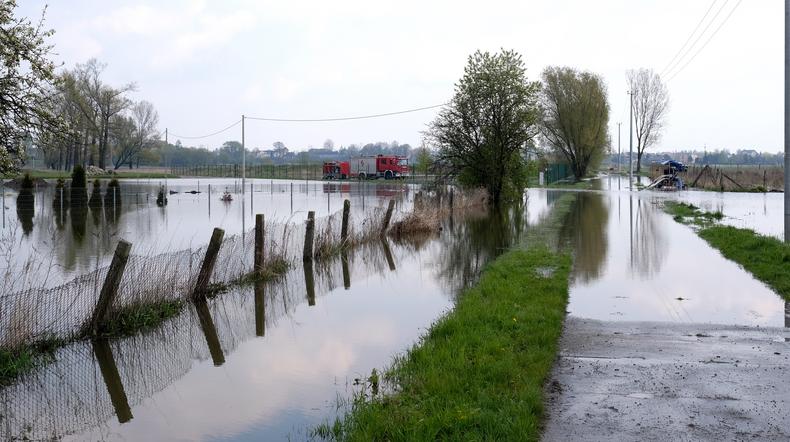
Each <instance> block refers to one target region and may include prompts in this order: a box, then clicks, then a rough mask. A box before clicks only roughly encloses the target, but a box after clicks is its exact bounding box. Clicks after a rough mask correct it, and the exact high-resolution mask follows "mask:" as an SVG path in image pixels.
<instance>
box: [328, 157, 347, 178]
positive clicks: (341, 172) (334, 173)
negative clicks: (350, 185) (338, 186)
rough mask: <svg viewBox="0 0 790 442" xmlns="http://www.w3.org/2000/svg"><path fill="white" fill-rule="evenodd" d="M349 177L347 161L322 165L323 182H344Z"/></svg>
mask: <svg viewBox="0 0 790 442" xmlns="http://www.w3.org/2000/svg"><path fill="white" fill-rule="evenodd" d="M349 176H351V173H350V172H349V166H348V161H327V162H325V163H324V179H325V180H345V179H346V178H348V177H349Z"/></svg>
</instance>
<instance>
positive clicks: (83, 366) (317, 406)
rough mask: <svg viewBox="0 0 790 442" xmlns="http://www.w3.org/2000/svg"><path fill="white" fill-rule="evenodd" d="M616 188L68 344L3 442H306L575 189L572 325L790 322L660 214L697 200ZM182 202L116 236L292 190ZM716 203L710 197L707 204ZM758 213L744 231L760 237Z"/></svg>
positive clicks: (541, 192) (13, 411)
mask: <svg viewBox="0 0 790 442" xmlns="http://www.w3.org/2000/svg"><path fill="white" fill-rule="evenodd" d="M610 183H613V181H611V180H609V179H608V178H604V179H603V180H601V181H599V187H600V188H601V189H602V190H598V191H585V192H579V191H562V190H545V189H530V190H529V191H528V196H527V198H526V202H525V203H524V204H522V205H519V206H516V207H513V208H511V209H509V210H508V211H505V212H501V213H484V212H471V213H467V214H465V215H464V216H458V217H454V218H451V219H449V220H447V221H445V222H444V224H443V230H442V231H441V232H440V233H439V234H437V235H435V236H431V237H425V238H419V239H415V240H412V241H408V242H401V243H398V242H394V241H385V242H373V243H370V244H367V245H366V246H364V247H362V248H360V249H356V250H354V251H352V252H351V253H349V254H348V255H347V256H340V257H337V258H335V259H332V260H329V261H324V262H321V261H319V262H316V263H314V264H313V265H308V266H301V265H300V266H298V267H297V268H294V269H292V270H291V271H290V272H289V273H288V274H287V275H286V276H285V277H284V279H283V280H280V281H273V282H270V283H267V284H265V285H261V284H259V285H255V286H244V287H237V288H234V289H232V290H231V291H230V292H228V293H225V294H222V295H220V296H218V297H216V298H214V299H211V300H208V301H207V302H206V303H205V304H200V303H198V304H195V305H190V306H189V307H188V309H187V310H185V311H184V312H183V313H182V314H180V315H179V316H177V317H176V318H173V319H171V320H169V321H167V322H166V323H165V324H163V325H162V326H160V327H158V328H156V329H155V330H152V331H150V332H146V333H141V334H138V335H136V336H133V337H129V338H124V339H119V340H114V341H111V342H95V343H90V342H80V343H76V344H73V345H70V346H67V347H65V348H63V349H60V350H59V351H58V352H57V353H56V355H55V358H54V360H53V361H52V362H51V363H49V364H46V365H45V366H44V367H42V368H41V369H40V370H38V371H36V372H34V373H32V374H31V375H29V376H26V377H24V378H22V379H21V380H20V381H19V382H17V383H16V384H14V385H12V386H9V387H6V388H4V389H2V390H0V400H1V401H2V407H3V411H2V413H0V415H2V416H1V417H0V420H1V421H0V433H2V434H3V436H4V437H6V438H9V439H11V438H23V437H28V438H32V439H37V438H38V439H41V438H64V439H66V440H97V439H110V440H162V439H166V440H286V439H289V438H290V439H291V440H304V439H308V438H309V436H310V434H309V429H310V428H314V427H315V426H316V425H318V424H320V423H322V422H327V421H328V422H330V423H331V422H332V421H333V420H334V418H335V417H336V416H337V415H338V414H339V413H342V410H343V408H342V406H339V402H341V403H342V401H343V400H344V399H346V398H349V397H350V396H351V395H352V394H353V392H354V391H357V390H358V389H359V388H361V387H360V385H359V384H360V383H364V382H366V381H365V379H366V378H367V377H368V376H370V373H371V370H372V369H374V368H376V369H379V370H381V369H382V368H385V367H386V366H387V365H389V363H390V362H391V361H392V358H393V357H394V356H396V355H398V354H399V353H401V352H403V351H404V350H406V349H408V348H409V346H411V345H413V344H414V343H415V342H417V341H418V339H419V337H420V336H421V335H422V334H424V333H425V331H426V329H427V327H429V326H430V324H431V323H432V322H433V321H435V320H436V319H437V318H438V317H440V316H441V315H442V314H443V313H444V312H446V311H448V309H451V308H452V307H453V304H454V301H455V299H456V296H457V295H458V294H459V293H460V291H461V290H462V289H463V288H464V287H466V286H468V285H469V284H471V283H473V282H474V281H475V280H476V279H477V277H478V275H479V273H480V271H481V269H482V268H483V267H484V266H485V264H486V263H487V262H490V261H491V260H492V259H493V258H494V257H496V256H497V255H498V254H500V253H502V251H504V250H506V249H507V248H508V247H510V246H512V245H513V244H514V243H516V242H517V241H519V240H520V238H522V237H523V235H524V234H525V233H526V232H529V230H530V229H535V228H538V227H539V226H540V225H541V224H542V223H543V222H545V219H546V214H547V213H548V212H549V211H550V210H551V208H552V205H553V203H554V202H555V201H557V199H559V198H561V197H562V196H563V195H566V194H569V193H570V194H573V195H574V197H575V199H574V202H573V204H572V207H571V211H570V213H569V214H568V215H567V216H566V217H565V218H564V219H562V220H561V226H559V227H560V229H559V237H560V239H561V240H562V241H564V242H565V243H567V244H569V245H571V246H572V250H573V253H574V254H575V264H574V268H573V272H572V280H571V286H570V302H569V306H568V311H569V314H570V315H573V316H577V317H583V318H595V319H601V320H614V321H663V322H684V323H717V324H737V325H749V326H779V327H781V326H790V323H788V322H787V321H788V319H787V317H786V316H785V312H786V311H787V310H786V309H787V306H786V304H785V303H784V302H783V301H782V300H781V298H779V297H778V296H777V295H776V294H775V293H773V292H772V291H771V290H770V289H768V288H767V287H766V286H765V285H763V284H762V283H760V282H759V281H757V280H755V279H754V278H753V277H752V276H751V275H749V274H748V273H747V272H745V271H744V270H743V269H741V268H740V267H739V266H737V265H736V264H734V263H732V262H730V261H727V260H726V259H724V258H723V257H722V256H721V255H720V254H719V253H718V252H717V251H716V250H714V249H712V248H711V247H709V246H708V245H707V243H705V242H704V241H703V240H702V239H700V238H699V237H698V236H697V235H696V233H694V231H693V230H692V229H691V228H690V227H688V226H685V225H681V224H679V223H677V222H675V221H674V220H673V219H672V217H670V216H669V215H667V214H665V213H664V212H663V211H662V210H661V207H660V202H661V201H663V200H665V199H666V198H681V199H683V198H695V197H696V196H693V195H692V196H689V195H688V194H686V193H677V194H674V195H670V194H666V193H662V192H628V191H627V189H626V187H627V186H622V183H620V184H621V187H622V188H621V189H619V190H618V189H617V183H614V184H615V185H614V186H612V185H611V184H610ZM194 184H196V183H194V182H192V181H190V182H188V183H185V184H184V187H183V188H185V189H188V188H190V187H191V186H193V185H194ZM201 185H204V184H203V183H201ZM212 185H213V184H212ZM231 185H232V184H231ZM170 188H171V189H173V188H174V186H173V184H172V181H171V183H170ZM288 188H290V184H289V185H288ZM309 189H313V188H309ZM385 189H386V188H382V189H381V190H379V189H375V190H374V192H394V193H390V194H386V195H376V194H375V193H374V194H373V195H371V194H370V193H365V192H358V193H356V194H355V193H354V192H353V189H352V191H351V192H349V193H350V195H351V198H352V205H353V206H355V207H356V206H359V205H362V204H365V207H368V206H377V205H378V204H380V203H381V201H384V200H386V199H389V198H392V197H393V195H401V201H402V202H401V203H399V204H403V205H407V204H409V201H410V199H409V197H408V194H410V193H411V192H413V191H414V189H411V188H409V187H408V186H407V187H405V188H402V187H398V188H396V189H391V190H385ZM322 190H323V187H322V186H321V185H320V184H318V185H317V187H315V190H308V192H307V193H306V194H305V195H304V200H303V201H304V203H303V205H302V206H299V210H305V209H312V208H315V209H316V210H317V211H319V210H321V209H319V208H318V207H317V206H315V204H317V203H318V202H319V200H320V201H321V202H326V201H327V200H326V198H328V201H329V203H328V204H329V206H328V208H327V209H326V212H324V213H325V214H329V213H333V212H334V211H336V210H337V208H339V207H340V204H341V201H342V198H345V197H347V196H345V195H348V194H349V193H347V194H342V193H341V194H339V195H336V196H335V195H333V194H331V193H329V194H328V196H327V194H324V193H322ZM311 192H312V195H315V196H310V195H311ZM284 193H285V192H284ZM689 193H691V192H689ZM187 195H188V196H187ZM187 195H184V194H176V195H173V196H171V201H170V205H169V206H168V209H167V212H168V215H167V216H165V217H163V216H162V215H161V212H158V211H160V210H161V209H160V208H157V207H147V208H139V209H138V208H132V209H128V211H127V212H125V213H123V214H122V215H121V217H120V220H124V219H126V220H128V221H126V222H127V223H128V224H124V225H125V226H127V227H124V229H126V230H123V231H134V229H135V228H137V227H139V226H140V225H141V224H142V225H143V226H144V225H145V223H152V224H153V225H155V226H157V227H156V228H157V229H159V230H157V231H158V232H160V233H159V234H161V232H166V233H167V234H168V235H171V236H172V237H173V238H174V239H173V241H175V242H177V243H179V244H188V243H189V242H190V241H193V238H194V237H203V236H206V237H207V236H208V234H209V233H210V230H211V228H213V227H214V226H215V225H217V224H218V225H221V226H225V227H226V228H227V229H228V230H229V231H230V232H233V231H234V230H232V229H237V230H236V231H241V230H240V228H239V227H238V224H239V223H242V222H244V223H246V222H251V219H252V218H251V217H248V216H249V215H248V213H255V212H259V211H261V210H263V211H265V210H267V207H269V208H271V209H272V213H279V214H282V215H281V216H286V215H288V216H290V192H288V193H286V195H287V196H285V197H283V196H282V195H280V196H278V195H279V194H278V193H277V192H274V193H270V194H268V195H267V194H266V193H265V192H260V195H256V196H254V197H253V198H254V199H253V205H254V207H255V209H253V210H249V209H248V208H246V207H245V210H244V211H243V212H242V214H239V213H237V211H236V210H235V209H234V206H231V208H230V209H228V210H226V211H225V212H223V211H222V209H224V207H225V206H222V205H221V204H219V203H218V202H216V203H217V204H216V207H218V208H222V209H215V201H213V200H212V201H211V204H212V214H211V215H209V214H208V213H207V207H204V206H206V205H207V203H208V201H207V200H205V198H203V199H201V197H199V196H192V195H189V194H187ZM705 195H711V197H714V196H715V195H714V194H712V193H710V192H705V193H704V194H703V195H702V196H700V198H703V197H704V196H705ZM217 196H218V195H217ZM748 196H749V197H752V199H749V198H747V196H744V200H743V201H742V202H740V203H738V202H737V200H733V199H729V200H728V199H727V198H724V197H722V201H725V202H724V203H723V204H722V205H721V208H722V209H723V211H724V213H725V214H727V215H728V216H734V215H731V214H736V213H749V212H748V211H750V210H753V207H757V206H759V205H760V204H761V201H763V200H762V198H763V197H764V196H763V195H755V194H749V195H748ZM193 198H194V200H193ZM258 198H260V199H258ZM266 198H269V206H266V204H265V201H266ZM311 198H312V199H311ZM333 198H334V199H333ZM362 198H365V200H364V202H363V201H362ZM717 198H718V197H717ZM125 199H126V198H125ZM235 202H236V201H234V203H235ZM124 204H127V203H126V202H124ZM695 204H696V203H695ZM715 207H718V206H715ZM173 208H180V209H181V210H178V211H176V210H173ZM258 208H261V209H258ZM45 209H46V208H45ZM45 209H44V210H45ZM739 210H740V211H741V212H738V211H739ZM767 210H773V209H770V208H769V209H767ZM215 211H216V213H218V214H215ZM145 212H151V213H148V214H146V213H145ZM181 212H183V213H184V214H182V215H176V214H177V213H181ZM295 213H296V212H295ZM770 213H773V212H770ZM171 214H172V215H173V217H170V215H171ZM320 214H321V212H318V215H319V216H320ZM138 216H139V217H140V219H142V221H137V219H138V218H137V217H138ZM268 216H270V215H268V212H267V217H268ZM272 216H273V215H272ZM777 216H779V217H780V218H781V214H778V215H777ZM190 217H194V219H192V218H190ZM166 218H169V220H168V219H166ZM174 219H175V221H174ZM750 219H752V218H749V217H743V218H740V219H739V220H738V221H737V222H743V223H745V226H746V227H752V228H756V227H755V226H753V225H749V224H748V222H749V220H750ZM242 220H245V221H242ZM42 222H46V218H44V220H43V221H42ZM773 223H774V221H768V222H766V223H765V224H764V227H765V228H768V227H770V226H772V225H773ZM118 225H119V226H120V225H121V222H120V221H119V223H118ZM34 229H35V224H34ZM118 229H119V230H121V228H120V227H119V228H118ZM190 229H191V230H190ZM197 229H204V230H200V232H199V234H197V233H195V232H196V231H197ZM140 235H141V236H140V241H143V240H145V238H148V237H146V236H144V235H151V237H150V238H157V236H154V235H157V233H155V232H154V233H141V234H140ZM150 238H149V241H150V240H151V239H150ZM179 241H183V243H181V242H179ZM195 241H196V239H195ZM341 405H342V404H341Z"/></svg>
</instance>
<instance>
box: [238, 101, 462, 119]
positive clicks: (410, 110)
mask: <svg viewBox="0 0 790 442" xmlns="http://www.w3.org/2000/svg"><path fill="white" fill-rule="evenodd" d="M446 104H447V103H442V104H435V105H433V106H425V107H417V108H413V109H406V110H401V111H395V112H386V113H381V114H372V115H360V116H351V117H334V118H272V117H244V118H245V119H247V120H258V121H277V122H289V123H316V122H328V121H348V120H364V119H368V118H380V117H389V116H392V115H401V114H408V113H412V112H419V111H424V110H428V109H435V108H437V107H442V106H444V105H446Z"/></svg>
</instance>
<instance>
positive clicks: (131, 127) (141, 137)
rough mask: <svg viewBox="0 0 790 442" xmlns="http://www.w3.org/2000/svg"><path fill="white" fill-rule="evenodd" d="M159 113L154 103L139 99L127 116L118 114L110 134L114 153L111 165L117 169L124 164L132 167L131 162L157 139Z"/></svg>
mask: <svg viewBox="0 0 790 442" xmlns="http://www.w3.org/2000/svg"><path fill="white" fill-rule="evenodd" d="M158 124H159V114H158V113H157V112H156V109H154V105H153V104H151V103H149V102H147V101H140V102H139V103H136V104H135V105H133V106H132V109H131V115H130V116H129V117H125V116H118V117H117V118H116V119H115V123H114V124H113V129H112V134H113V138H114V141H115V148H116V149H115V150H116V154H115V157H114V160H113V166H114V167H115V169H118V168H119V167H121V166H122V165H124V164H128V165H129V168H131V167H132V162H133V160H135V159H136V158H137V157H138V156H139V155H140V153H141V152H142V151H143V150H144V149H147V148H150V147H152V146H153V145H154V144H155V143H156V142H157V140H158V138H159V134H158V132H157V129H156V126H157V125H158Z"/></svg>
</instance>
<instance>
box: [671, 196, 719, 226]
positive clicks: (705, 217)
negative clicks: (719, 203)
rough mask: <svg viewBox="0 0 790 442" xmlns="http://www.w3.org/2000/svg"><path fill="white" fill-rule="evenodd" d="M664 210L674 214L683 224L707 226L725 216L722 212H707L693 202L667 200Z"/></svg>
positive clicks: (676, 219)
mask: <svg viewBox="0 0 790 442" xmlns="http://www.w3.org/2000/svg"><path fill="white" fill-rule="evenodd" d="M664 211H665V212H667V213H669V214H670V215H672V216H673V218H674V220H675V221H677V222H679V223H682V224H692V225H696V226H700V227H706V226H710V225H712V224H714V223H715V222H717V221H720V220H721V219H722V218H724V214H723V213H721V212H718V211H717V212H705V211H703V210H700V208H699V207H697V206H695V205H693V204H686V203H679V202H675V201H667V202H665V203H664Z"/></svg>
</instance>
